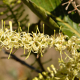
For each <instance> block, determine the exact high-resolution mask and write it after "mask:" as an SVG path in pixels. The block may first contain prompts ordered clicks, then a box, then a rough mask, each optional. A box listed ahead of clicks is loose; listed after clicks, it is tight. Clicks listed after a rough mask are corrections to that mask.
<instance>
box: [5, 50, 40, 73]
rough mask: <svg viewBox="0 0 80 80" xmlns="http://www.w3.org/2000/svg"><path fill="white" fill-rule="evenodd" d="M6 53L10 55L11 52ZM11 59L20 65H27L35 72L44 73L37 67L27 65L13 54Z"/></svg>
mask: <svg viewBox="0 0 80 80" xmlns="http://www.w3.org/2000/svg"><path fill="white" fill-rule="evenodd" d="M5 53H6V54H8V55H9V52H7V51H5ZM11 57H12V59H14V60H16V61H17V62H19V63H21V64H23V65H25V66H27V67H28V68H30V69H33V70H35V71H36V72H38V73H42V71H40V70H38V69H36V68H35V67H33V66H31V65H29V64H27V63H26V62H25V61H23V60H20V59H19V58H17V57H16V56H15V55H14V54H11Z"/></svg>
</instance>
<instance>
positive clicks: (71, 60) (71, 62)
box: [0, 21, 80, 80]
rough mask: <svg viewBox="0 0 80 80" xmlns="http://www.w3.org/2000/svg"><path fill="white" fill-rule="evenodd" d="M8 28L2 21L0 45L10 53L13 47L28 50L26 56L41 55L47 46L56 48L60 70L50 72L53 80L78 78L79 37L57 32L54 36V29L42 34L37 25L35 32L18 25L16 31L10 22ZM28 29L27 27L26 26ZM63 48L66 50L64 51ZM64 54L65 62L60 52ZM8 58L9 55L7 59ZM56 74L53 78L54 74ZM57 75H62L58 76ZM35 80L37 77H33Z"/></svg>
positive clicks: (79, 59)
mask: <svg viewBox="0 0 80 80" xmlns="http://www.w3.org/2000/svg"><path fill="white" fill-rule="evenodd" d="M9 25H10V29H7V28H5V27H3V21H2V29H0V47H1V48H6V50H10V54H11V53H12V50H13V48H16V49H18V48H23V49H24V54H25V50H26V49H27V50H28V56H27V57H26V59H27V58H28V57H29V55H30V53H31V52H33V53H37V55H41V56H43V53H44V52H45V49H46V48H48V47H50V48H51V47H53V46H54V47H55V49H56V50H58V51H59V52H60V56H61V58H60V59H59V65H60V68H61V69H60V70H59V71H58V72H57V71H55V73H54V72H51V75H52V78H54V79H55V80H62V79H63V78H65V79H63V80H72V78H74V77H77V78H80V76H79V74H80V51H79V50H80V38H78V37H76V36H72V37H71V38H69V37H68V36H67V35H63V34H62V33H60V32H59V36H57V37H56V35H55V30H54V35H52V36H49V35H44V31H43V33H40V32H39V29H38V27H37V30H36V33H34V32H32V33H29V31H28V33H26V32H22V30H21V28H20V27H19V29H18V32H16V31H13V30H12V22H11V21H10V22H9ZM28 30H29V27H28ZM65 50H68V51H69V53H70V56H69V55H68V53H66V51H65ZM63 53H64V54H65V55H66V58H65V59H67V58H68V62H67V63H65V62H64V60H63V59H62V54H63ZM9 58H10V55H9V57H8V59H9ZM53 69H54V68H53ZM54 75H56V76H58V77H56V78H55V76H54ZM59 75H61V76H63V77H59ZM35 80H37V79H35Z"/></svg>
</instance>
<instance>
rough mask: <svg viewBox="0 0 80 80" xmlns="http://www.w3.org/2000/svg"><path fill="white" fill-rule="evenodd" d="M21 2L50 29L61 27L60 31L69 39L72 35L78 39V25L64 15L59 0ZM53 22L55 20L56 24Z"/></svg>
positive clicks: (79, 28) (23, 0) (27, 0)
mask: <svg viewBox="0 0 80 80" xmlns="http://www.w3.org/2000/svg"><path fill="white" fill-rule="evenodd" d="M22 2H23V3H24V4H26V5H27V6H28V7H29V8H30V9H31V10H32V11H33V12H34V13H35V14H36V15H37V16H38V17H39V18H40V19H41V20H43V21H44V22H45V23H46V25H48V26H49V27H50V28H51V29H55V27H58V28H59V26H62V31H63V32H64V33H65V34H67V35H68V36H69V37H71V36H72V35H76V36H78V37H80V32H79V30H80V27H79V26H78V23H76V22H74V21H73V19H70V17H69V15H68V14H66V12H65V10H64V9H63V6H61V4H62V2H61V0H22ZM67 13H68V12H67ZM65 18H66V20H65ZM54 20H56V22H55V21H54ZM74 20H75V17H74ZM57 24H58V25H57Z"/></svg>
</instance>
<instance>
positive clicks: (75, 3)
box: [62, 0, 80, 15]
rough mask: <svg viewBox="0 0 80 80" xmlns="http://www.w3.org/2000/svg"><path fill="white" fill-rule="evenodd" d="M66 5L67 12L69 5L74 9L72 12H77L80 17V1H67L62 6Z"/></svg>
mask: <svg viewBox="0 0 80 80" xmlns="http://www.w3.org/2000/svg"><path fill="white" fill-rule="evenodd" d="M65 4H68V5H67V7H66V8H65V9H66V10H68V7H69V5H70V4H72V6H73V7H74V10H72V11H77V12H78V14H79V15H80V1H79V0H69V1H68V2H65V3H63V4H62V5H65ZM72 11H69V12H68V13H71V12H72Z"/></svg>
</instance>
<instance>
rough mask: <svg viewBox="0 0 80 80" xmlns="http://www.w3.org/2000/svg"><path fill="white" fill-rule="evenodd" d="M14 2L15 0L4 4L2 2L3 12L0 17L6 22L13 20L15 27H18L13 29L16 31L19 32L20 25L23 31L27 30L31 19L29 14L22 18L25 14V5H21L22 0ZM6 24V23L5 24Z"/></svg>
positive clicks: (0, 6)
mask: <svg viewBox="0 0 80 80" xmlns="http://www.w3.org/2000/svg"><path fill="white" fill-rule="evenodd" d="M12 1H13V0H3V2H2V1H0V3H1V5H0V8H1V9H2V10H3V11H1V12H0V16H1V17H2V19H3V20H4V21H7V20H11V21H12V22H13V27H16V29H14V28H13V29H14V30H16V31H18V26H19V25H20V26H21V28H22V29H23V30H27V26H26V24H27V22H28V21H29V19H28V15H27V14H26V15H25V16H24V17H22V15H24V12H25V9H24V7H23V4H22V3H20V4H19V2H20V0H18V1H16V0H14V1H13V2H12ZM19 22H20V24H19ZM4 24H6V23H5V22H4ZM6 26H8V24H6Z"/></svg>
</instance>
